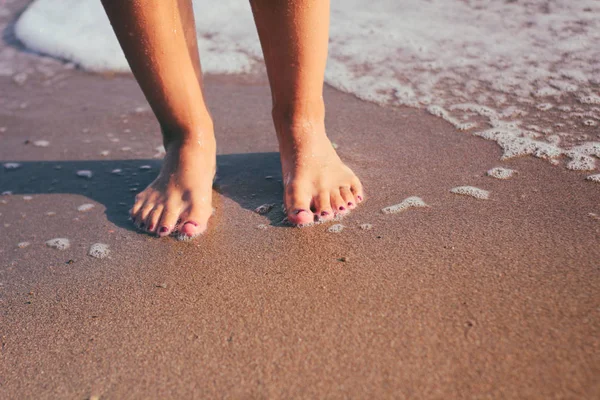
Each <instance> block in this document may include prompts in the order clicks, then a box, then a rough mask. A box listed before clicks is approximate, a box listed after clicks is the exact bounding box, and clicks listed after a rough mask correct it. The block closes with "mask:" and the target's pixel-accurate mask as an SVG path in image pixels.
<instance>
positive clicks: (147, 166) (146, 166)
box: [140, 165, 152, 170]
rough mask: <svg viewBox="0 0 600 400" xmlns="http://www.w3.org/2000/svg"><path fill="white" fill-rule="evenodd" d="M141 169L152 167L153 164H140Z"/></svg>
mask: <svg viewBox="0 0 600 400" xmlns="http://www.w3.org/2000/svg"><path fill="white" fill-rule="evenodd" d="M140 169H141V170H148V169H152V166H151V165H140Z"/></svg>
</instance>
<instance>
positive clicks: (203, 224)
mask: <svg viewBox="0 0 600 400" xmlns="http://www.w3.org/2000/svg"><path fill="white" fill-rule="evenodd" d="M211 215H212V209H211V208H208V209H207V208H206V207H192V208H191V210H190V211H189V212H188V213H186V214H185V215H182V216H181V220H182V221H183V223H182V224H181V227H180V228H179V229H178V230H179V233H180V234H181V235H183V236H185V237H187V238H193V237H195V236H198V235H201V234H203V233H204V231H206V228H207V226H208V219H209V218H210V216H211Z"/></svg>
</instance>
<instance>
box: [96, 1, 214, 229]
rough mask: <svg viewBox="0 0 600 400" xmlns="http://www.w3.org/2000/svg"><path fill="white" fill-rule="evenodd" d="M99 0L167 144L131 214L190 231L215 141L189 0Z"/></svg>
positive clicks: (206, 209)
mask: <svg viewBox="0 0 600 400" xmlns="http://www.w3.org/2000/svg"><path fill="white" fill-rule="evenodd" d="M102 3H103V5H104V8H105V10H106V13H107V14H108V17H109V19H110V21H111V24H112V26H113V29H114V31H115V33H116V34H117V38H118V39H119V43H120V44H121V47H122V48H123V51H124V52H125V56H126V57H127V60H128V62H129V65H130V66H131V69H132V71H133V74H134V75H135V78H136V79H137V81H138V83H139V85H140V87H141V88H142V90H143V92H144V94H145V95H146V98H147V99H148V102H149V103H150V106H151V107H152V110H153V111H154V114H155V115H156V117H157V119H158V122H159V123H160V126H161V130H162V134H163V142H164V145H165V149H166V151H167V154H166V156H165V159H164V162H163V166H162V169H161V171H160V174H159V176H158V177H157V178H156V180H155V181H154V182H152V183H151V184H150V186H148V188H146V189H145V190H144V191H143V192H141V193H140V194H138V195H137V196H136V200H135V204H134V205H133V208H132V209H131V216H132V218H133V219H134V221H135V223H136V224H137V225H138V226H140V227H142V228H145V229H147V230H148V231H149V232H153V233H157V234H158V235H159V236H166V235H169V234H170V233H172V232H174V231H178V232H179V233H180V234H181V235H183V236H185V237H193V236H196V235H198V234H200V233H202V232H204V230H205V229H206V226H207V223H208V219H209V218H210V216H211V214H212V206H211V196H212V180H213V177H214V173H215V165H216V161H215V160H216V156H215V154H216V145H215V138H214V134H213V123H212V119H211V117H210V114H209V112H208V110H207V108H206V104H205V102H204V95H203V93H202V72H201V70H200V60H199V57H198V46H197V42H196V31H195V24H194V15H193V10H192V3H191V0H160V1H156V0H128V1H120V0H102ZM178 221H180V223H179V224H178Z"/></svg>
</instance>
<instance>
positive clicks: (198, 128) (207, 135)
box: [161, 120, 215, 149]
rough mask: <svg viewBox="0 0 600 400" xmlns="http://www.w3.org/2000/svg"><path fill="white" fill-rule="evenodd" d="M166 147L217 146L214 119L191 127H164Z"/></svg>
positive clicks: (164, 143) (163, 134) (163, 133)
mask: <svg viewBox="0 0 600 400" xmlns="http://www.w3.org/2000/svg"><path fill="white" fill-rule="evenodd" d="M161 130H162V136H163V145H164V147H165V149H168V148H169V147H172V146H177V147H181V146H188V145H194V146H198V145H200V146H202V147H207V148H212V147H215V135H214V128H213V123H212V120H209V121H205V122H203V123H202V124H197V125H194V126H190V127H177V128H164V127H163V128H162V129H161Z"/></svg>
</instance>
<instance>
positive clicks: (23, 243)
mask: <svg viewBox="0 0 600 400" xmlns="http://www.w3.org/2000/svg"><path fill="white" fill-rule="evenodd" d="M30 244H31V243H29V242H21V243H17V247H18V248H20V249H24V248H25V247H28V246H29V245H30Z"/></svg>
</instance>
